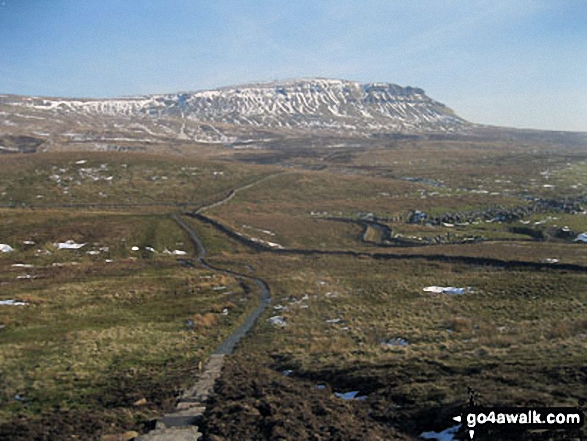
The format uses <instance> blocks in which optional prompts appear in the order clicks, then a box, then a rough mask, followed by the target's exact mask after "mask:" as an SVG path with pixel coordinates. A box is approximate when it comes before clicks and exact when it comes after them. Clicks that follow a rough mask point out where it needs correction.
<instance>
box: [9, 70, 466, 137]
mask: <svg viewBox="0 0 587 441" xmlns="http://www.w3.org/2000/svg"><path fill="white" fill-rule="evenodd" d="M0 104H4V105H8V106H10V107H11V108H12V109H14V107H15V106H16V107H18V108H20V109H22V110H23V111H24V109H28V111H29V113H27V115H29V116H28V117H27V118H28V119H29V120H30V118H36V119H37V120H39V119H41V120H47V123H48V127H51V125H50V124H49V120H53V121H57V120H63V119H64V118H65V119H66V120H67V121H71V120H76V119H77V121H78V122H79V121H82V120H83V121H84V124H93V127H96V126H103V127H104V124H114V127H115V128H116V131H117V132H120V133H122V132H123V131H125V130H127V131H130V132H132V133H134V132H137V130H139V129H137V127H143V129H140V130H142V131H143V132H144V133H145V134H148V135H149V136H152V137H153V136H154V137H165V138H170V137H172V138H173V137H175V138H177V139H181V140H196V141H204V142H222V143H227V142H233V141H234V140H242V139H247V140H248V139H254V138H256V137H257V135H255V134H258V133H260V132H259V131H261V132H262V131H264V130H265V131H271V132H273V133H275V132H276V131H277V132H279V131H282V130H285V132H283V133H300V132H301V133H306V134H316V135H318V134H321V133H323V134H338V135H352V136H370V135H373V134H385V133H398V132H401V133H410V134H411V133H415V134H418V133H459V132H462V131H464V130H465V129H467V128H468V126H469V123H467V122H466V121H464V120H463V119H461V118H459V117H458V116H456V115H455V114H454V113H453V112H452V111H451V110H450V109H448V108H447V107H446V106H444V105H443V104H441V103H439V102H437V101H434V100H433V99H431V98H429V97H428V96H427V95H426V94H425V93H424V91H423V90H422V89H419V88H415V87H401V86H398V85H395V84H388V83H369V84H361V83H357V82H352V81H344V80H331V79H309V80H290V81H280V82H272V83H260V84H250V85H242V86H234V87H223V88H219V89H215V90H208V91H200V92H189V93H176V94H162V95H150V96H141V97H129V98H119V99H57V98H38V97H15V96H0ZM11 112H12V113H13V114H14V115H16V114H17V113H18V112H21V111H19V110H12V111H11ZM31 112H32V113H31ZM32 115H34V116H32ZM21 116H22V115H21ZM78 117H79V118H78ZM23 118H24V116H23ZM105 121H109V122H108V123H106V122H105ZM11 124H12V123H11ZM80 129H81V127H80ZM51 130H52V132H54V129H51ZM64 136H70V134H69V132H67V133H66V134H65V135H64ZM76 136H77V138H76V139H78V138H79V137H80V136H81V138H83V139H87V137H88V136H90V135H87V134H85V133H78V132H76ZM96 136H97V135H91V136H90V137H93V138H95V137H96ZM117 136H118V135H117ZM133 136H135V135H133ZM263 136H266V135H263ZM118 137H119V138H120V136H118ZM81 138H79V139H81ZM100 139H101V140H107V137H105V135H100Z"/></svg>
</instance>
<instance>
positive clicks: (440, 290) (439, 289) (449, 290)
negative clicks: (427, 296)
mask: <svg viewBox="0 0 587 441" xmlns="http://www.w3.org/2000/svg"><path fill="white" fill-rule="evenodd" d="M423 290H424V291H426V292H433V293H435V294H453V295H458V294H465V293H466V292H471V291H472V290H473V288H471V287H470V286H468V287H466V288H455V287H454V286H427V287H426V288H424V289H423Z"/></svg>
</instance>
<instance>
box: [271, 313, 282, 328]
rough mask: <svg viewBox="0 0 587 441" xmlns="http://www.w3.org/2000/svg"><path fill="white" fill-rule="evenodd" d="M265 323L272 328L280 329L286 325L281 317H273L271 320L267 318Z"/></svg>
mask: <svg viewBox="0 0 587 441" xmlns="http://www.w3.org/2000/svg"><path fill="white" fill-rule="evenodd" d="M267 321H268V322H269V323H271V324H272V325H274V326H281V327H282V328H283V327H284V326H285V325H286V323H285V319H284V318H283V316H281V315H274V316H273V317H271V318H268V319H267Z"/></svg>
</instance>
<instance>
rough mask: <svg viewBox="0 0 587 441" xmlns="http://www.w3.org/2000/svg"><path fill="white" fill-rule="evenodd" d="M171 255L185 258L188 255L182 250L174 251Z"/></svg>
mask: <svg viewBox="0 0 587 441" xmlns="http://www.w3.org/2000/svg"><path fill="white" fill-rule="evenodd" d="M171 254H175V255H176V256H185V255H186V254H187V253H186V252H185V251H182V250H173V251H172V252H171Z"/></svg>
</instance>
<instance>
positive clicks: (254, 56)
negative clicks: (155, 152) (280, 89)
mask: <svg viewBox="0 0 587 441" xmlns="http://www.w3.org/2000/svg"><path fill="white" fill-rule="evenodd" d="M298 77H332V78H342V79H350V80H356V81H361V82H371V81H383V82H391V83H396V84H400V85H403V86H405V85H411V86H418V87H422V88H424V89H425V90H426V92H427V94H428V95H430V96H431V97H432V98H434V99H436V100H439V101H441V102H443V103H445V104H447V105H448V106H449V107H452V108H453V109H454V110H455V111H456V112H457V113H458V114H459V115H461V116H462V117H464V118H466V119H468V120H470V121H474V122H480V123H486V124H495V125H508V126H515V127H532V128H545V129H553V130H582V131H587V2H585V1H584V0H549V1H546V0H402V1H396V0H295V1H291V0H289V1H288V0H168V1H164V0H123V1H121V0H100V1H98V0H0V93H15V94H26V95H44V96H64V97H115V96H124V95H137V94H150V93H162V92H177V91H190V90H202V89H207V88H213V87H219V86H224V85H234V84H240V83H246V82H256V81H266V80H274V79H285V78H298Z"/></svg>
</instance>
